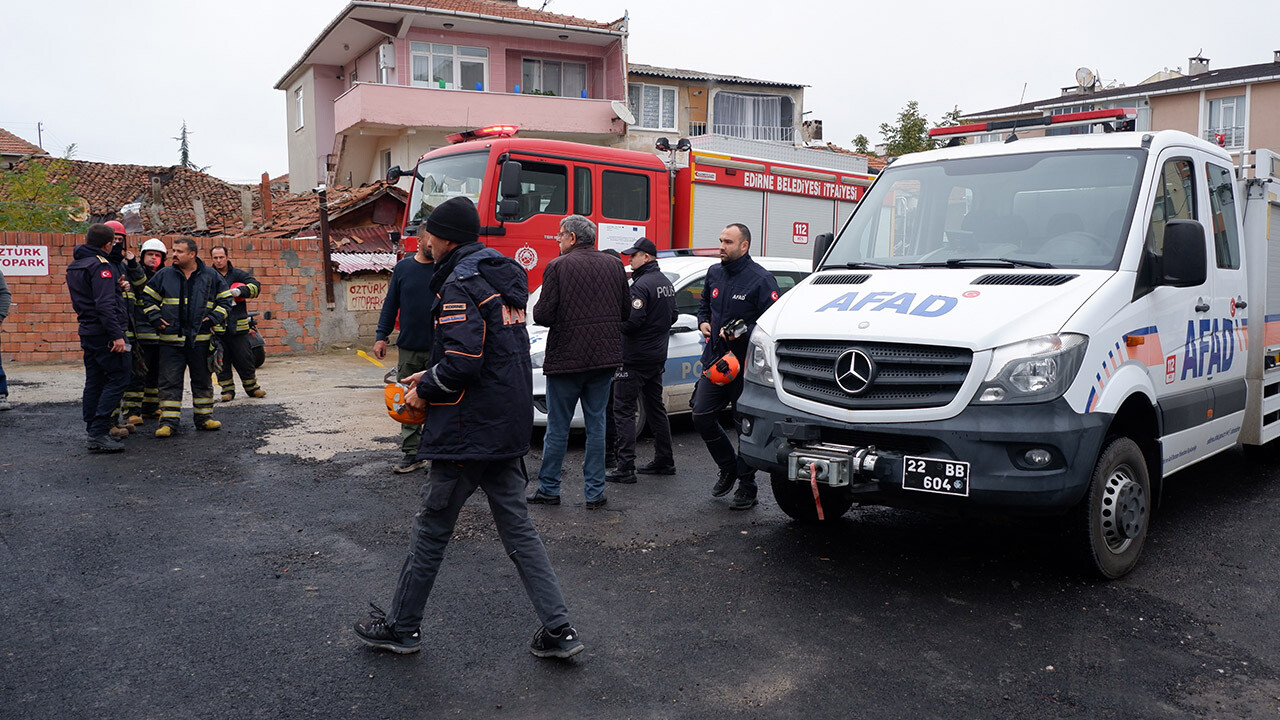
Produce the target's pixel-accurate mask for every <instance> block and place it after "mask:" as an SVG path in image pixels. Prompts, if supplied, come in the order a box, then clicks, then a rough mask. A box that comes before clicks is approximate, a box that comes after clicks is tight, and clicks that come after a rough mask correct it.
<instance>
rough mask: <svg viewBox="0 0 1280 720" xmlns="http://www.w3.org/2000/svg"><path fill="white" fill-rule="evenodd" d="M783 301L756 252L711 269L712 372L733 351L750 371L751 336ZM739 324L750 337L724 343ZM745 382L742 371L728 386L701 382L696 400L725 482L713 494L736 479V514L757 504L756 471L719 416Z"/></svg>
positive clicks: (702, 316)
mask: <svg viewBox="0 0 1280 720" xmlns="http://www.w3.org/2000/svg"><path fill="white" fill-rule="evenodd" d="M777 299H778V283H777V281H776V280H774V279H773V275H772V274H771V273H770V272H769V271H768V270H765V269H764V268H762V267H760V265H759V264H758V263H757V262H756V261H755V260H753V259H752V258H751V255H750V253H744V254H743V255H742V257H740V258H738V259H737V260H733V261H731V262H727V263H726V262H722V263H720V264H719V265H715V266H712V267H711V268H710V269H708V270H707V281H706V284H705V286H704V288H703V290H702V298H701V300H699V302H698V324H699V325H701V324H702V323H704V322H705V323H709V324H710V325H711V337H710V339H708V340H707V343H706V347H705V348H704V349H703V351H702V367H704V368H707V367H710V366H711V364H712V363H714V362H715V361H716V360H718V359H719V358H720V357H722V356H723V355H724V354H725V353H726V352H732V353H733V354H734V356H736V357H737V358H738V365H739V367H744V366H745V360H746V355H747V342H748V340H749V338H750V337H751V332H750V331H751V330H754V329H755V326H756V320H758V319H759V318H760V316H761V315H763V314H764V311H765V310H767V309H769V306H770V305H772V304H773V303H774V302H775V301H776V300H777ZM734 320H741V321H743V322H744V323H746V325H747V327H748V332H746V333H744V334H743V335H742V336H741V337H739V338H737V339H736V340H731V341H726V340H723V339H721V338H720V331H721V330H722V329H724V326H725V325H727V324H729V323H730V322H733V321H734ZM742 383H743V379H742V372H739V373H738V375H737V377H735V378H734V380H733V382H731V383H729V384H727V385H716V384H715V383H713V382H711V380H710V379H709V378H707V377H702V378H699V379H698V384H697V385H696V386H695V387H694V392H693V400H692V401H691V404H692V407H693V424H694V427H696V428H697V429H698V433H699V434H700V435H702V440H703V441H704V442H705V443H706V444H707V450H709V451H710V452H711V457H712V459H714V460H715V462H716V465H717V466H718V467H719V468H720V477H719V480H718V481H717V482H716V485H715V487H714V489H713V490H712V495H714V496H715V497H723V496H725V495H728V494H729V491H730V490H732V489H733V485H734V480H735V479H736V480H737V482H738V491H737V492H736V493H735V494H734V505H733V507H734V508H735V509H747V508H750V507H751V506H753V505H755V498H756V491H757V490H756V477H755V470H752V469H751V467H750V466H749V465H747V464H746V462H745V461H743V459H742V456H741V455H739V454H738V453H737V452H736V451H735V450H734V448H733V443H732V442H730V441H729V438H728V436H726V435H725V432H724V430H723V429H722V428H721V427H720V422H719V416H720V413H721V412H723V411H724V410H725V408H727V407H729V406H730V405H731V404H733V403H734V402H736V401H737V399H738V396H739V395H741V394H742Z"/></svg>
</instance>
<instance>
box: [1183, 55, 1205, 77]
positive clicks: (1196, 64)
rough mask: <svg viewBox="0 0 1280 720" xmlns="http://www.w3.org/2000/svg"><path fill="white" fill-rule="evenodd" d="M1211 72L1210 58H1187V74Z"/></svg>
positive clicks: (1197, 56)
mask: <svg viewBox="0 0 1280 720" xmlns="http://www.w3.org/2000/svg"><path fill="white" fill-rule="evenodd" d="M1204 72H1209V58H1207V57H1200V56H1199V55H1196V56H1195V57H1191V58H1187V74H1188V75H1199V74H1200V73H1204Z"/></svg>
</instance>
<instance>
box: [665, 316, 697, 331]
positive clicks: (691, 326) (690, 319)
mask: <svg viewBox="0 0 1280 720" xmlns="http://www.w3.org/2000/svg"><path fill="white" fill-rule="evenodd" d="M697 329H698V318H697V316H695V315H685V314H683V313H682V314H681V315H679V316H678V317H676V321H675V324H673V325H672V326H671V330H670V334H671V335H675V334H676V333H686V332H694V331H695V330H697Z"/></svg>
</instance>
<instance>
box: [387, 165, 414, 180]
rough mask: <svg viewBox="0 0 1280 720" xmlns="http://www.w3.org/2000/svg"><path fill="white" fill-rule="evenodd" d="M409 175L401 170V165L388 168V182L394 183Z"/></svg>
mask: <svg viewBox="0 0 1280 720" xmlns="http://www.w3.org/2000/svg"><path fill="white" fill-rule="evenodd" d="M408 174H409V173H407V172H405V171H403V170H401V169H400V166H399V165H392V166H391V167H389V168H387V182H389V183H393V182H395V181H397V180H399V179H400V178H402V177H404V176H405V175H408Z"/></svg>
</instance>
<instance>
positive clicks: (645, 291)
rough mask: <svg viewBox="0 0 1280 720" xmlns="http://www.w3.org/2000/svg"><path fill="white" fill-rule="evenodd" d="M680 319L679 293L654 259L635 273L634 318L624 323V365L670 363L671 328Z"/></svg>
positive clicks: (632, 296) (643, 366) (632, 273)
mask: <svg viewBox="0 0 1280 720" xmlns="http://www.w3.org/2000/svg"><path fill="white" fill-rule="evenodd" d="M678 316H679V313H678V311H677V310H676V290H675V288H674V287H672V285H671V281H670V280H668V279H667V276H666V275H663V274H662V270H661V269H660V268H659V267H658V261H657V260H650V261H649V262H647V263H645V264H644V265H641V266H640V268H639V269H638V270H632V271H631V316H630V317H629V318H627V320H626V322H624V323H622V362H623V364H624V365H625V366H626V367H638V368H649V367H655V366H660V365H662V364H664V363H665V362H666V361H667V347H668V346H669V345H670V344H671V326H672V325H674V324H675V322H676V318H677V317H678Z"/></svg>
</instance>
